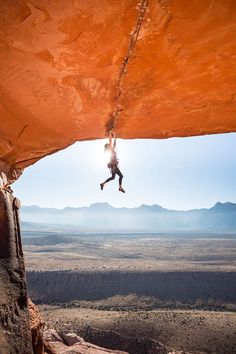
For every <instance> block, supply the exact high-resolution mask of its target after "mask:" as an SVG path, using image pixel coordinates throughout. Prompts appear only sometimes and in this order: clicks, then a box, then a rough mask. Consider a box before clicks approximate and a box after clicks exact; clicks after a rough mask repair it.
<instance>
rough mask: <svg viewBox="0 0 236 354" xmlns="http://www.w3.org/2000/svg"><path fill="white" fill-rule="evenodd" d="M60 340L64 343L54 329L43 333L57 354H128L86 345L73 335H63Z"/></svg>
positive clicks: (81, 339)
mask: <svg viewBox="0 0 236 354" xmlns="http://www.w3.org/2000/svg"><path fill="white" fill-rule="evenodd" d="M62 338H63V340H64V342H65V343H63V341H62V339H61V337H60V336H59V334H58V333H57V332H56V331H55V329H50V328H48V329H47V330H46V331H45V332H44V339H46V340H47V341H49V343H50V345H51V346H52V347H53V348H54V350H55V352H56V353H57V354H108V353H110V354H128V353H127V352H124V351H120V350H110V349H106V348H101V347H98V346H97V345H94V344H91V343H87V342H85V341H84V340H83V338H81V337H79V336H78V335H77V334H75V333H64V334H62Z"/></svg>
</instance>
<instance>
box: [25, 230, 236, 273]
mask: <svg viewBox="0 0 236 354" xmlns="http://www.w3.org/2000/svg"><path fill="white" fill-rule="evenodd" d="M23 245H24V254H25V261H26V267H27V270H47V271H48V270H50V271H51V270H68V269H71V270H73V269H74V270H92V271H93V270H98V269H103V270H104V269H107V270H108V269H113V270H117V269H121V270H138V271H139V270H142V271H144V270H158V271H163V270H164V271H177V270H181V271H186V270H188V271H190V270H191V271H194V270H195V271H224V272H225V271H226V272H228V271H235V270H236V235H234V234H226V235H224V234H189V233H188V234H138V235H137V234H136V235H135V234H134V235H132V234H129V235H114V234H111V235H80V234H75V233H69V232H66V231H64V232H60V231H58V232H42V231H41V232H39V231H34V232H24V237H23Z"/></svg>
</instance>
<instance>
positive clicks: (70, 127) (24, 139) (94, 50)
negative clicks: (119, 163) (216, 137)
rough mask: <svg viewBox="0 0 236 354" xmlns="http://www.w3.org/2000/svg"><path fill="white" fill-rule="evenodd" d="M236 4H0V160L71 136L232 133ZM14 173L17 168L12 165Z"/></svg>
mask: <svg viewBox="0 0 236 354" xmlns="http://www.w3.org/2000/svg"><path fill="white" fill-rule="evenodd" d="M235 31H236V2H235V0H225V1H217V0H216V1H212V0H193V1H189V0H159V1H157V0H140V1H138V0H120V1H115V0H100V1H96V0H88V1H84V0H77V1H60V2H58V1H55V0H52V1H46V0H32V1H30V2H29V1H26V0H19V1H10V0H5V1H1V3H0V63H1V65H0V94H1V99H0V114H1V117H2V119H1V136H0V160H1V161H2V163H3V162H4V171H5V172H7V173H8V178H9V180H14V179H15V178H16V177H17V175H18V173H19V170H18V168H19V169H21V168H24V167H26V166H28V165H30V164H32V163H34V162H35V161H37V160H38V159H40V158H42V157H43V156H45V155H47V154H50V153H53V152H55V151H57V150H59V149H62V148H64V147H66V146H68V145H70V144H72V143H73V142H74V141H76V140H88V139H95V138H103V137H104V136H105V135H106V127H107V126H109V120H110V113H112V112H113V113H114V112H117V109H118V111H119V115H118V116H117V119H116V121H115V125H116V130H117V133H118V136H120V137H122V138H166V137H171V136H190V135H201V134H208V133H219V132H230V131H236V117H235V114H236V91H235V83H236V60H235V59H236V36H235ZM12 167H14V168H12Z"/></svg>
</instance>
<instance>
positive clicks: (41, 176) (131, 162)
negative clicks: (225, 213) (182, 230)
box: [13, 134, 236, 209]
mask: <svg viewBox="0 0 236 354" xmlns="http://www.w3.org/2000/svg"><path fill="white" fill-rule="evenodd" d="M103 145H104V140H97V141H90V142H79V143H76V144H75V145H73V146H71V147H69V148H67V149H66V150H64V151H60V152H59V153H57V154H54V155H52V156H49V157H46V158H44V159H43V160H41V161H39V162H38V163H36V164H35V165H33V166H31V167H29V168H28V169H26V170H25V172H24V174H23V176H22V177H21V178H20V180H19V181H17V182H16V183H15V184H14V185H13V189H14V191H15V195H16V196H18V197H19V198H20V199H21V202H22V204H23V205H32V204H37V205H40V206H44V207H57V208H63V207H65V206H87V205H90V204H92V203H96V202H108V203H110V204H111V205H113V206H119V207H120V206H127V207H133V206H138V205H140V204H143V203H145V204H159V205H161V206H163V207H166V208H169V209H190V208H201V207H210V206H212V205H214V204H215V203H216V202H217V201H222V202H225V201H231V202H236V187H235V183H236V158H235V153H236V134H221V135H211V136H202V137H194V138H172V139H165V140H118V155H119V158H120V169H121V170H122V172H123V174H124V188H125V190H126V194H122V193H121V192H118V179H116V180H115V181H112V182H110V183H109V184H107V185H106V186H105V189H104V191H101V190H100V185H99V184H100V183H101V182H102V181H103V180H104V179H106V178H107V177H109V176H110V174H109V170H108V168H107V167H106V161H105V158H104V150H103Z"/></svg>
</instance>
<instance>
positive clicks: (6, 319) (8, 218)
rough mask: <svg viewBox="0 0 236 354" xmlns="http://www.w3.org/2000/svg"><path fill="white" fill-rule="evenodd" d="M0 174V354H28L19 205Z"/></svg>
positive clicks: (27, 324)
mask: <svg viewBox="0 0 236 354" xmlns="http://www.w3.org/2000/svg"><path fill="white" fill-rule="evenodd" d="M4 184H5V176H4V175H3V174H2V173H0V353H1V354H8V353H11V354H15V353H24V354H32V345H31V336H30V328H29V315H28V306H27V290H26V280H25V269H24V260H23V253H22V247H21V237H20V227H19V216H18V207H19V202H18V201H17V200H16V199H15V198H14V197H13V195H12V193H11V190H10V189H5V188H4Z"/></svg>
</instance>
